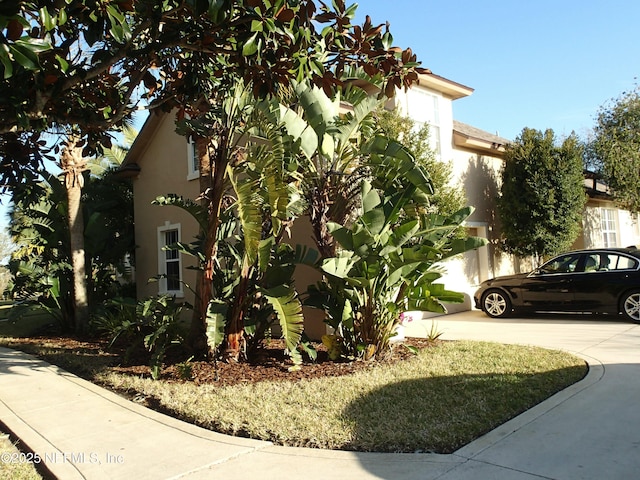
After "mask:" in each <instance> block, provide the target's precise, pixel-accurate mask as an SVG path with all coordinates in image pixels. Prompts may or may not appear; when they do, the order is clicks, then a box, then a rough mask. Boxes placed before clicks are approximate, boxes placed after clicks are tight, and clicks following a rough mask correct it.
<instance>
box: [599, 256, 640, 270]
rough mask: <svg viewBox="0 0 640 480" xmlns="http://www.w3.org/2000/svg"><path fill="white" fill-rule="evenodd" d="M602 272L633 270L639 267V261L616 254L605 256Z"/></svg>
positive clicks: (601, 266)
mask: <svg viewBox="0 0 640 480" xmlns="http://www.w3.org/2000/svg"><path fill="white" fill-rule="evenodd" d="M601 257H602V260H603V261H602V263H601V265H600V270H631V269H635V268H636V267H637V266H638V260H636V259H634V258H631V257H627V256H626V255H618V254H615V253H608V254H603V255H602V256H601Z"/></svg>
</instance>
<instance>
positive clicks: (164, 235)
mask: <svg viewBox="0 0 640 480" xmlns="http://www.w3.org/2000/svg"><path fill="white" fill-rule="evenodd" d="M180 230H181V228H180V224H170V223H169V222H165V224H164V225H163V226H162V227H158V273H159V274H160V275H163V276H164V278H161V279H160V282H159V288H158V290H159V291H158V293H161V294H162V293H169V294H174V295H176V296H179V297H181V296H183V295H184V293H183V291H182V259H181V258H180V252H179V251H178V250H174V249H169V248H167V247H169V246H171V245H174V244H175V243H177V242H179V241H180Z"/></svg>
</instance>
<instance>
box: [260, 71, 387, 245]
mask: <svg viewBox="0 0 640 480" xmlns="http://www.w3.org/2000/svg"><path fill="white" fill-rule="evenodd" d="M294 94H295V95H294V100H293V101H292V103H293V107H286V106H284V105H282V104H281V103H278V102H271V103H269V104H266V106H265V105H264V104H263V106H262V107H261V108H263V109H265V111H266V114H267V115H268V116H269V118H270V121H271V122H273V123H275V124H282V125H283V126H284V128H285V129H286V131H287V133H288V134H289V135H290V136H291V137H292V138H293V140H294V141H295V142H296V145H297V146H298V147H299V151H300V163H301V169H302V170H303V171H304V172H305V177H304V179H303V180H304V181H303V182H302V185H301V188H302V192H303V194H304V197H305V201H306V208H307V214H308V216H309V219H310V221H311V225H312V228H313V232H314V240H315V242H316V246H317V248H318V250H319V251H320V253H321V255H322V256H323V257H328V256H332V255H333V254H334V253H335V244H334V240H333V237H332V236H331V234H330V233H329V231H328V229H327V224H328V222H329V221H334V222H338V223H344V222H345V221H347V219H348V218H349V217H350V216H351V215H352V213H353V212H354V211H355V210H356V208H357V201H358V191H359V184H360V179H361V178H362V177H363V175H364V174H365V171H364V170H362V169H361V168H360V167H362V163H361V160H362V158H363V154H362V152H361V151H360V148H361V146H362V144H363V143H364V142H365V141H366V139H367V138H370V137H371V136H372V132H373V131H374V125H373V117H372V114H373V112H375V110H376V109H377V108H378V107H379V106H380V105H381V102H382V101H381V100H379V99H378V98H377V97H375V96H370V95H363V94H362V91H361V90H359V89H355V88H354V89H349V88H347V89H345V90H344V91H343V93H342V95H340V94H338V95H336V96H335V97H334V98H329V97H328V96H327V95H326V93H325V92H324V91H323V90H321V89H319V88H318V87H315V86H311V85H310V84H309V83H308V82H300V83H296V84H294ZM345 102H346V103H345ZM347 104H349V105H350V107H349V108H345V105H347Z"/></svg>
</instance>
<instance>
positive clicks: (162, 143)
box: [123, 74, 640, 338]
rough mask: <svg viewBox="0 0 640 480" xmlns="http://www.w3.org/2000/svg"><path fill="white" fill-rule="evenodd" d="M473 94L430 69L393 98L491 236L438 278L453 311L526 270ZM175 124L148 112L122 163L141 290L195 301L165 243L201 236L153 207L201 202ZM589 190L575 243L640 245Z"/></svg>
mask: <svg viewBox="0 0 640 480" xmlns="http://www.w3.org/2000/svg"><path fill="white" fill-rule="evenodd" d="M472 93H473V89H471V88H469V87H467V86H464V85H462V84H459V83H456V82H453V81H451V80H448V79H446V78H444V77H440V76H438V75H434V74H427V75H421V76H420V83H419V85H416V86H414V87H413V88H411V89H410V90H408V91H407V92H404V91H399V92H398V94H397V96H396V97H395V98H394V99H393V100H392V101H391V102H390V106H392V107H396V108H398V109H400V111H402V112H403V113H404V114H406V115H408V116H410V117H412V118H413V119H414V120H416V121H417V122H426V123H429V125H430V132H431V146H432V148H433V149H434V150H435V151H436V153H437V155H438V157H439V158H440V159H442V160H443V161H450V162H452V166H453V173H454V181H455V182H459V183H460V184H461V185H462V186H463V188H464V190H465V192H466V196H467V203H468V204H469V205H472V206H474V207H475V211H474V212H473V214H472V215H471V217H470V218H469V219H468V222H467V224H466V227H467V229H468V231H469V233H470V234H471V235H477V236H481V237H485V238H487V239H488V240H489V244H488V245H487V246H485V247H482V248H480V249H478V250H477V251H471V252H467V253H466V254H464V255H462V256H460V257H459V258H455V259H451V260H449V261H447V263H446V274H445V276H444V277H443V279H442V281H443V282H444V283H445V285H446V286H447V288H449V289H451V290H456V291H460V292H464V293H465V294H466V297H467V301H466V302H465V303H464V304H463V305H460V306H451V308H450V311H456V310H459V309H470V308H471V298H472V296H473V292H474V291H475V289H476V286H477V285H478V284H479V283H480V282H482V281H483V280H485V279H487V278H490V277H494V276H498V275H503V274H509V273H514V272H516V271H519V270H521V269H523V268H525V267H526V265H523V264H521V263H519V261H517V260H516V259H514V258H513V257H512V256H510V255H506V254H504V253H503V252H501V251H500V250H499V248H498V246H497V245H498V240H499V239H500V226H499V222H498V221H497V214H496V209H495V198H496V196H497V194H498V193H499V190H500V186H499V179H500V169H501V168H502V158H503V155H504V151H505V145H506V144H507V143H508V142H509V140H507V139H505V138H502V137H499V136H497V135H493V134H491V133H488V132H485V131H483V130H480V129H478V128H475V127H473V126H470V125H466V124H464V123H461V122H458V121H455V120H454V119H453V102H454V101H456V100H458V99H461V98H464V97H467V96H469V95H471V94H472ZM174 122H175V119H174V116H173V115H171V114H151V115H150V116H149V118H148V119H147V121H146V123H145V124H144V126H143V128H142V130H141V132H140V134H139V136H138V138H137V139H136V141H135V142H134V144H133V146H132V148H131V150H130V151H129V153H128V155H127V158H126V160H125V162H124V164H123V169H125V170H126V171H127V172H129V173H130V175H131V176H132V177H133V179H134V180H133V189H134V199H135V207H134V209H135V222H136V225H135V232H136V241H137V244H138V246H139V248H138V250H137V253H136V262H135V263H136V279H137V295H138V297H139V298H143V297H147V296H151V295H157V294H161V293H169V294H174V295H176V296H177V297H180V298H184V299H185V300H187V301H189V302H193V294H192V293H191V292H190V290H189V288H188V286H193V285H195V278H196V273H195V270H193V269H190V268H189V267H193V266H194V265H195V262H194V261H193V259H192V258H190V257H188V256H184V255H181V254H179V253H177V252H175V251H165V250H163V247H164V246H166V245H169V244H172V243H174V242H176V241H185V242H188V241H190V240H192V239H193V238H194V237H195V236H196V234H197V233H198V231H197V225H196V223H195V221H194V220H193V219H192V218H191V217H190V216H189V215H188V214H187V213H186V212H183V211H182V210H181V209H178V208H175V207H166V206H165V207H160V206H155V205H152V201H153V200H154V199H155V198H156V197H157V196H159V195H166V194H168V193H173V194H177V195H181V196H184V197H188V198H192V199H195V198H196V197H197V196H198V194H199V181H198V162H197V158H196V156H195V154H194V145H193V144H192V143H190V142H188V141H187V139H186V138H185V137H182V136H179V135H178V134H177V133H176V132H175V125H174ZM587 181H590V180H589V179H587ZM585 187H586V189H587V192H589V193H590V200H589V203H588V204H587V208H586V209H585V217H584V218H585V221H584V223H585V228H584V232H583V235H582V236H581V237H580V238H579V239H578V240H577V241H576V245H575V246H576V248H578V247H585V248H586V247H598V246H612V245H618V246H624V245H630V244H638V243H640V233H639V231H638V218H637V216H636V217H632V216H631V215H630V214H629V213H628V212H624V211H621V210H619V209H617V208H615V207H614V206H613V203H612V201H611V199H610V196H608V194H607V192H606V191H602V185H601V184H597V182H596V183H593V185H592V184H591V183H590V184H589V185H587V184H585ZM296 226H297V230H296V231H295V232H294V238H292V243H296V242H300V243H303V242H304V243H309V242H310V240H309V239H310V237H311V235H310V231H309V230H308V227H309V226H308V224H306V225H305V221H304V219H301V221H300V222H298V221H297V222H296ZM158 274H170V275H179V278H180V280H181V281H175V280H171V279H169V280H167V279H162V280H160V281H158V282H153V283H148V282H147V280H148V279H149V278H151V277H154V276H156V275H158ZM297 275H298V274H297ZM305 275H306V274H302V276H298V277H297V278H296V280H297V281H299V282H300V284H302V285H303V288H304V287H306V285H308V284H310V283H314V282H315V281H316V279H317V278H314V277H313V276H305ZM305 322H307V324H306V330H307V333H308V334H309V335H310V336H311V337H312V338H314V337H316V338H317V337H319V336H320V335H322V333H324V325H323V323H322V321H321V317H320V315H319V312H315V315H313V314H312V315H307V314H305Z"/></svg>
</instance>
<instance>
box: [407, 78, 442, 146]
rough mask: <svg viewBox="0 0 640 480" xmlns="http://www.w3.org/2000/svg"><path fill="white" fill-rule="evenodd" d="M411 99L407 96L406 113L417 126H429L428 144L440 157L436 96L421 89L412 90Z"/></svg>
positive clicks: (438, 114) (440, 144) (437, 101)
mask: <svg viewBox="0 0 640 480" xmlns="http://www.w3.org/2000/svg"><path fill="white" fill-rule="evenodd" d="M410 92H411V95H414V94H415V97H413V98H411V97H410V96H407V100H408V104H407V112H408V114H409V117H411V118H412V119H413V120H415V121H416V122H418V123H419V124H423V123H427V124H429V143H430V147H431V149H432V150H433V151H434V152H436V154H437V155H440V154H441V152H442V142H441V140H440V102H439V100H440V99H439V98H438V96H436V95H433V94H431V93H429V92H427V91H425V90H423V89H420V88H414V89H411V90H410Z"/></svg>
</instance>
